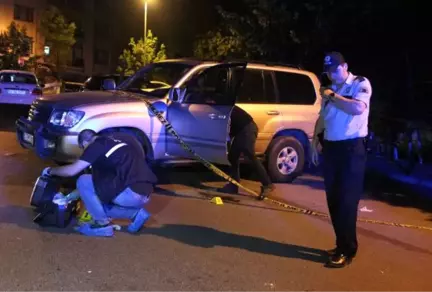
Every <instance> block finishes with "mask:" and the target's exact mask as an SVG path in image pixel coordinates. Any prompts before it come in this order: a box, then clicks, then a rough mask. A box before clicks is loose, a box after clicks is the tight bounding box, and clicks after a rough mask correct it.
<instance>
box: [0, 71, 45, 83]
mask: <svg viewBox="0 0 432 292" xmlns="http://www.w3.org/2000/svg"><path fill="white" fill-rule="evenodd" d="M0 83H24V84H36V83H37V81H36V77H35V76H34V75H30V74H24V73H1V74H0Z"/></svg>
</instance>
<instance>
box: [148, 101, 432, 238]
mask: <svg viewBox="0 0 432 292" xmlns="http://www.w3.org/2000/svg"><path fill="white" fill-rule="evenodd" d="M143 101H144V103H145V104H146V105H147V107H148V109H149V110H150V111H151V113H152V114H153V115H155V116H156V117H157V119H158V120H159V121H160V122H161V124H162V125H163V126H164V127H165V129H166V130H167V131H168V132H169V133H170V134H171V135H173V136H174V137H175V138H176V140H177V141H178V142H179V143H180V145H181V147H182V148H183V149H184V150H185V151H186V152H189V153H190V154H192V155H193V156H194V157H195V159H196V160H198V161H199V162H200V163H201V164H203V165H204V166H205V167H206V168H208V169H209V170H211V171H212V172H213V173H214V174H216V175H218V176H220V177H222V178H223V179H225V180H226V181H228V182H230V183H232V184H234V185H236V186H238V187H239V188H241V189H243V190H245V191H246V192H247V193H249V194H251V195H253V196H255V197H258V196H259V195H258V194H257V193H256V192H255V191H253V190H251V189H249V188H247V187H245V186H243V185H242V184H240V183H239V182H238V181H236V180H235V179H233V178H232V177H231V176H229V175H228V174H226V173H225V172H224V171H222V170H221V169H220V168H218V167H217V166H215V165H214V164H212V163H211V162H209V161H207V160H205V159H204V158H202V157H201V156H199V155H198V154H197V153H196V152H195V151H194V150H192V149H191V148H190V147H189V145H187V144H186V143H185V142H184V141H183V140H182V139H181V138H180V136H179V135H178V134H177V132H176V131H175V130H174V128H173V126H172V125H171V124H170V122H168V121H167V119H165V117H164V116H163V115H162V114H161V113H160V112H159V111H158V110H157V109H156V108H155V107H154V106H153V104H152V103H151V102H149V101H148V100H145V99H143ZM264 200H265V201H268V202H269V203H272V204H275V205H278V206H279V207H282V208H284V209H287V210H289V211H290V212H293V213H299V214H304V215H310V216H315V217H322V218H330V216H329V215H328V214H325V213H321V212H316V211H313V210H309V209H305V208H301V207H297V206H293V205H290V204H287V203H285V202H282V201H279V200H276V199H272V198H269V197H265V198H264ZM357 221H359V222H363V223H369V224H378V225H386V226H394V227H402V228H410V229H420V230H428V231H432V227H427V226H418V225H411V224H403V223H396V222H387V221H380V220H373V219H364V218H359V219H358V220H357Z"/></svg>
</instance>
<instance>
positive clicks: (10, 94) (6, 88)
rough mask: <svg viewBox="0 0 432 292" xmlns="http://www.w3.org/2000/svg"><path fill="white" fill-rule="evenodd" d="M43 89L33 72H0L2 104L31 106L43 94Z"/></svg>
mask: <svg viewBox="0 0 432 292" xmlns="http://www.w3.org/2000/svg"><path fill="white" fill-rule="evenodd" d="M42 88H43V84H40V83H39V82H38V79H37V78H36V75H35V74H34V73H32V72H28V71H19V70H2V71H0V103H7V104H28V105H30V104H32V103H33V101H34V100H35V99H36V98H37V97H40V96H41V95H42V94H43V92H42Z"/></svg>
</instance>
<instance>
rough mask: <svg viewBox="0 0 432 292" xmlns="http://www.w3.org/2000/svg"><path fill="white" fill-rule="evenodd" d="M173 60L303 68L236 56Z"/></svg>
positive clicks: (301, 68)
mask: <svg viewBox="0 0 432 292" xmlns="http://www.w3.org/2000/svg"><path fill="white" fill-rule="evenodd" d="M174 60H187V61H197V62H221V63H225V62H245V63H254V64H260V65H266V66H283V67H290V68H295V69H299V70H304V68H303V67H302V66H301V65H294V64H287V63H282V62H268V61H257V60H248V59H237V58H226V57H221V58H218V59H199V58H195V57H183V58H179V59H174Z"/></svg>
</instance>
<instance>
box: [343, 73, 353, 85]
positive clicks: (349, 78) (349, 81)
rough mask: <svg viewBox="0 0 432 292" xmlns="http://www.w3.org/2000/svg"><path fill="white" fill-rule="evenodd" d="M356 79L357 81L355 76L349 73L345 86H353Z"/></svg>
mask: <svg viewBox="0 0 432 292" xmlns="http://www.w3.org/2000/svg"><path fill="white" fill-rule="evenodd" d="M354 79H355V76H354V75H353V74H352V73H351V72H348V78H347V80H346V81H345V84H348V85H351V84H352V83H353V81H354Z"/></svg>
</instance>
